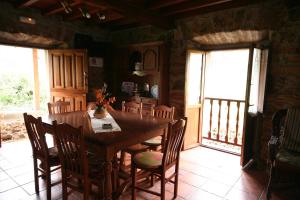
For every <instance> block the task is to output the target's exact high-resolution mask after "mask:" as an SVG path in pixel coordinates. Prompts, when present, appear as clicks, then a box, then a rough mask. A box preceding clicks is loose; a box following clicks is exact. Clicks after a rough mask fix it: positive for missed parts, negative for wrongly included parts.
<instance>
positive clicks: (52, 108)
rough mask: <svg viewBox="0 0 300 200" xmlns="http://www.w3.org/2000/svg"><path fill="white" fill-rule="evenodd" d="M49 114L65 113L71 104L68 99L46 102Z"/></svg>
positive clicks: (68, 110)
mask: <svg viewBox="0 0 300 200" xmlns="http://www.w3.org/2000/svg"><path fill="white" fill-rule="evenodd" d="M48 111H49V114H58V113H66V112H70V111H71V104H70V102H68V101H62V100H59V101H56V102H54V103H48Z"/></svg>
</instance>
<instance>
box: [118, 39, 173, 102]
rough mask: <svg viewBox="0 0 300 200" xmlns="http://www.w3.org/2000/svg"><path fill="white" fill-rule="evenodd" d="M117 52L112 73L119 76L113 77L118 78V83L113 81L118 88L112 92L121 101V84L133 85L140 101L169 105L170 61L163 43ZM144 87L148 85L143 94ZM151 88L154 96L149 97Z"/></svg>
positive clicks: (144, 44)
mask: <svg viewBox="0 0 300 200" xmlns="http://www.w3.org/2000/svg"><path fill="white" fill-rule="evenodd" d="M118 49H119V50H118ZM125 49H127V55H128V56H127V57H125V55H126V53H124V50H125ZM120 50H122V52H123V53H122V55H121V54H118V55H116V56H115V58H114V60H115V61H114V62H115V66H114V71H115V72H118V76H117V75H116V76H115V77H119V79H118V80H117V81H114V83H115V84H117V85H116V86H115V88H116V89H117V91H119V94H120V95H117V96H120V99H122V98H121V97H122V96H124V95H125V96H126V94H122V92H121V91H120V89H121V85H122V82H123V81H125V82H133V83H134V84H135V85H137V86H138V87H137V88H138V89H139V90H140V92H138V95H139V96H140V97H142V98H145V97H150V99H154V101H156V104H165V105H168V103H169V100H168V85H169V83H168V80H169V79H168V67H169V66H168V60H169V57H168V53H167V51H166V48H165V43H163V42H161V41H159V42H150V43H141V44H132V45H127V46H125V47H124V46H120V47H117V49H116V51H115V52H120ZM120 63H122V64H120ZM144 85H149V90H150V91H148V92H146V90H145V91H144V89H143V88H144ZM151 88H157V91H158V92H157V95H152V94H151ZM126 97H128V96H126ZM117 99H118V98H117ZM144 100H145V99H144ZM144 103H146V102H144Z"/></svg>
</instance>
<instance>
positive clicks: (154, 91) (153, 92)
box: [151, 85, 158, 99]
mask: <svg viewBox="0 0 300 200" xmlns="http://www.w3.org/2000/svg"><path fill="white" fill-rule="evenodd" d="M151 95H152V96H153V97H154V98H156V99H157V98H158V85H153V86H152V87H151Z"/></svg>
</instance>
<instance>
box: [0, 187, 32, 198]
mask: <svg viewBox="0 0 300 200" xmlns="http://www.w3.org/2000/svg"><path fill="white" fill-rule="evenodd" d="M0 199H3V200H28V199H30V197H29V195H28V194H27V193H26V192H25V191H24V190H22V188H20V187H17V188H14V189H11V190H8V191H6V192H1V193H0Z"/></svg>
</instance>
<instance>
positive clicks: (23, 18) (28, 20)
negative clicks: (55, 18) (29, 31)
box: [19, 16, 36, 25]
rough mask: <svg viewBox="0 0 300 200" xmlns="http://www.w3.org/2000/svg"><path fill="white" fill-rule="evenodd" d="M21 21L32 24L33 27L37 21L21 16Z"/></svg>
mask: <svg viewBox="0 0 300 200" xmlns="http://www.w3.org/2000/svg"><path fill="white" fill-rule="evenodd" d="M19 21H20V22H22V23H25V24H32V25H34V24H35V23H36V21H35V19H33V18H31V17H24V16H20V17H19Z"/></svg>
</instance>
